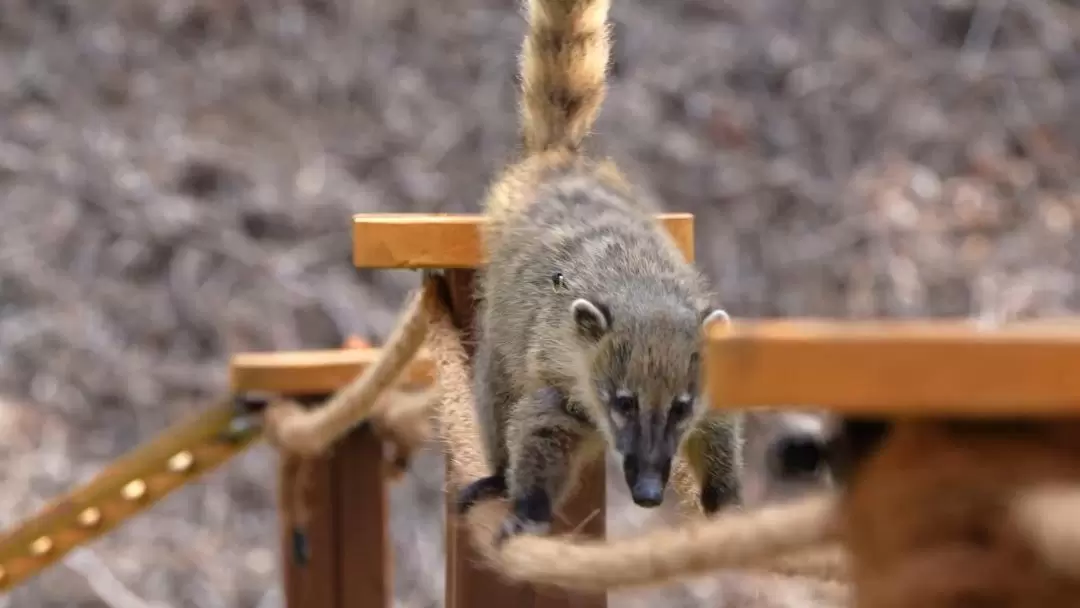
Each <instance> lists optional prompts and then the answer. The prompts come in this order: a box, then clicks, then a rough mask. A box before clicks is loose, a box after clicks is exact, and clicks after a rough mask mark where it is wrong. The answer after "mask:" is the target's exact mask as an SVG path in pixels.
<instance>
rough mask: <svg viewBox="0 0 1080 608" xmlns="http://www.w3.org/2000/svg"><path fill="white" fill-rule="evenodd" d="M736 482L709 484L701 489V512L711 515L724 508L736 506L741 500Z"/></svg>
mask: <svg viewBox="0 0 1080 608" xmlns="http://www.w3.org/2000/svg"><path fill="white" fill-rule="evenodd" d="M739 489H740V488H739V484H738V482H729V483H711V484H706V485H705V486H704V487H702V488H701V510H702V511H703V512H704V513H705V515H713V514H714V513H716V512H717V511H719V510H720V509H723V508H724V507H729V506H734V505H738V504H739V502H740V500H741V498H742V497H741V496H740V494H741V492H740V491H739Z"/></svg>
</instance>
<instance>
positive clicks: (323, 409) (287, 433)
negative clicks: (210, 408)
mask: <svg viewBox="0 0 1080 608" xmlns="http://www.w3.org/2000/svg"><path fill="white" fill-rule="evenodd" d="M432 297H433V293H431V290H430V289H426V288H421V289H420V290H419V291H417V292H414V294H413V297H412V299H411V301H410V302H409V305H408V306H407V307H406V308H405V311H404V312H403V313H402V315H401V317H400V319H399V322H398V324H397V326H396V327H395V329H394V332H393V333H392V334H391V335H390V337H389V338H388V339H387V341H386V344H385V345H384V346H383V347H382V352H381V356H380V357H379V359H378V360H377V361H376V362H375V363H374V364H373V365H371V366H370V367H368V368H367V369H366V370H364V373H362V374H360V375H359V376H357V378H356V379H355V380H353V381H352V382H350V383H349V384H348V385H347V386H346V387H345V388H343V389H341V390H340V391H338V392H337V393H335V394H334V396H333V397H331V398H330V399H329V400H328V401H327V402H326V403H325V404H323V405H322V406H320V407H317V408H313V409H310V410H305V409H304V408H302V407H300V406H298V405H297V404H295V403H292V402H289V401H278V402H276V403H273V404H271V406H270V407H268V408H267V411H266V416H265V419H264V425H265V430H266V436H267V439H268V440H269V441H270V442H271V443H273V444H274V445H276V446H277V447H278V448H280V449H284V450H286V451H288V452H291V453H294V454H298V455H302V456H308V457H314V456H318V455H319V454H322V453H323V452H325V451H326V450H327V449H328V448H329V447H330V446H331V445H332V444H333V443H334V442H336V441H337V440H338V439H340V438H341V437H343V436H344V435H345V434H346V433H348V432H349V431H350V430H351V429H352V428H354V427H355V426H356V425H357V424H358V423H359V422H360V421H361V420H363V419H364V418H365V417H366V416H367V415H368V414H369V413H370V412H371V409H372V407H373V406H374V405H375V403H376V401H377V400H378V398H379V395H380V394H381V393H382V392H383V391H384V390H385V389H386V388H387V387H389V386H390V385H391V384H393V382H394V381H395V380H396V379H397V378H398V376H399V375H400V374H401V372H402V371H403V370H404V368H405V366H406V365H408V363H409V361H410V360H411V359H412V358H413V357H414V356H415V355H416V353H417V351H418V350H420V346H421V345H422V344H423V343H424V338H425V334H426V332H427V326H428V323H427V318H426V316H425V314H424V313H425V310H426V309H427V304H426V301H427V300H429V299H431V298H432Z"/></svg>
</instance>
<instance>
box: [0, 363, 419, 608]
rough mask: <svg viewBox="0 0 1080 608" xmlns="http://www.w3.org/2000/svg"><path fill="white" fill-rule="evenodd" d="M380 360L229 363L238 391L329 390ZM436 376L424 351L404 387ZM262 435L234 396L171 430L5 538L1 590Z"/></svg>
mask: <svg viewBox="0 0 1080 608" xmlns="http://www.w3.org/2000/svg"><path fill="white" fill-rule="evenodd" d="M377 357H378V349H376V348H355V349H339V350H311V351H298V352H278V353H242V354H238V355H235V356H234V357H233V358H232V361H231V364H230V375H231V382H230V384H231V389H232V391H233V393H242V392H247V391H267V392H273V393H277V394H280V395H286V396H302V395H315V396H318V395H325V394H330V393H333V392H334V391H336V390H338V389H340V388H341V387H343V386H344V385H345V384H347V383H348V382H350V381H351V380H352V379H353V378H354V377H355V376H356V375H357V374H359V373H361V372H363V371H364V369H365V368H366V366H367V365H369V364H371V362H372V361H374V360H375V359H376V358H377ZM431 373H432V367H431V361H430V359H429V358H428V357H427V356H426V354H425V353H421V356H418V357H417V358H416V359H415V360H414V361H413V364H412V365H411V366H410V367H409V368H408V369H407V370H406V372H405V373H404V374H403V377H402V379H401V381H400V382H399V385H402V386H404V387H418V386H426V385H427V384H429V383H430V381H431ZM260 437H261V429H260V428H259V425H258V416H257V415H249V414H246V413H245V412H242V411H241V410H239V409H238V408H237V407H235V406H234V405H233V404H232V403H231V401H230V402H229V403H223V404H219V405H217V406H216V407H213V408H211V409H209V410H207V411H205V412H201V413H199V414H198V415H195V416H193V417H192V418H191V419H190V420H188V421H185V422H181V423H179V424H177V425H175V426H173V427H171V428H169V429H167V430H165V431H164V432H162V433H161V434H160V435H158V436H157V437H155V438H153V439H151V440H149V441H147V442H146V443H144V444H142V445H140V446H139V447H137V448H135V449H134V450H132V451H131V452H129V453H127V454H126V455H124V456H122V457H121V458H120V459H118V460H116V461H114V462H113V463H111V464H110V465H109V466H108V467H107V468H106V469H104V470H103V471H101V472H100V473H98V474H97V475H96V476H95V477H94V478H93V479H92V480H90V481H89V482H87V483H86V484H84V485H82V486H81V487H79V488H77V489H75V490H74V491H72V492H69V493H68V494H66V495H64V496H62V497H60V498H58V499H56V500H54V501H53V502H51V503H50V504H48V505H47V506H46V507H44V508H43V509H42V510H41V511H39V512H38V514H37V515H35V516H33V517H32V518H30V519H28V520H26V521H24V522H22V523H21V524H19V525H18V526H16V528H15V529H14V530H11V531H9V532H6V533H4V534H3V535H2V536H0V592H3V591H7V590H9V589H11V588H12V587H13V586H15V585H17V584H19V583H20V582H22V581H24V580H26V579H27V578H29V577H31V576H33V575H34V574H36V573H37V572H39V571H41V570H42V569H44V568H46V567H48V566H50V565H52V564H53V563H56V562H57V561H58V560H60V559H61V558H63V556H64V555H66V554H67V553H69V552H71V551H72V550H73V549H75V548H77V547H78V546H80V545H83V544H86V543H88V542H91V541H93V540H94V539H96V538H98V537H100V536H101V535H103V534H105V533H107V532H109V531H110V530H112V529H114V528H116V527H117V526H118V525H120V524H122V523H123V522H124V521H126V520H128V519H130V518H132V517H133V516H135V515H137V514H139V513H141V512H142V511H145V510H147V509H149V508H150V507H152V506H153V505H154V504H156V503H157V502H158V501H160V500H161V499H162V498H164V497H165V496H167V495H168V494H169V493H171V492H173V491H174V490H176V489H178V488H180V487H181V486H183V485H185V484H187V483H190V482H191V481H194V480H195V479H197V478H199V477H200V476H201V475H202V474H204V473H206V472H208V471H210V470H212V469H214V468H216V467H218V466H220V465H221V464H223V463H224V462H226V461H227V460H229V459H230V458H232V457H233V456H235V455H236V454H239V453H240V452H241V451H243V450H244V449H246V448H247V447H248V446H250V445H251V444H252V442H254V441H256V440H257V439H259V438H260Z"/></svg>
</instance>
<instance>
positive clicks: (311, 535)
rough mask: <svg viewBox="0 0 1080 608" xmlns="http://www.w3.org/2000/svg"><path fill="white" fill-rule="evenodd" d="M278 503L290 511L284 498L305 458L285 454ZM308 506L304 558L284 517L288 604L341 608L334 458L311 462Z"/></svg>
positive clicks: (292, 606)
mask: <svg viewBox="0 0 1080 608" xmlns="http://www.w3.org/2000/svg"><path fill="white" fill-rule="evenodd" d="M280 458H281V475H280V476H279V480H278V483H279V484H280V488H279V493H280V496H281V500H280V504H279V506H278V508H279V513H287V512H289V511H290V508H291V506H292V505H291V504H288V503H286V502H285V500H286V497H287V496H288V494H289V492H288V490H290V489H291V488H294V487H295V483H296V476H297V472H298V471H299V469H300V466H301V463H302V459H301V458H299V457H297V456H292V455H288V454H282V456H281V457H280ZM311 467H312V468H311V479H310V487H309V490H310V492H309V493H308V494H307V497H308V500H309V502H308V508H309V509H310V513H311V518H310V522H308V524H307V526H306V527H304V528H303V529H302V530H301V532H302V533H303V535H304V537H305V538H306V540H307V547H308V550H309V559H308V560H307V561H306V562H304V561H303V560H302V559H300V557H301V556H299V555H297V553H296V551H295V550H294V539H293V527H292V525H291V524H292V522H290V521H288V519H287V518H284V517H283V518H281V520H282V530H281V535H282V539H281V542H282V556H283V558H284V574H285V605H286V606H287V608H342V607H341V605H340V604H339V603H338V598H339V586H338V569H337V567H336V565H337V561H338V559H337V547H338V545H337V543H338V539H337V536H336V534H335V525H334V523H335V522H334V517H333V513H334V509H333V507H334V488H333V482H334V479H333V469H334V464H333V462H332V459H331V458H320V459H318V460H315V461H313V462H312V463H311Z"/></svg>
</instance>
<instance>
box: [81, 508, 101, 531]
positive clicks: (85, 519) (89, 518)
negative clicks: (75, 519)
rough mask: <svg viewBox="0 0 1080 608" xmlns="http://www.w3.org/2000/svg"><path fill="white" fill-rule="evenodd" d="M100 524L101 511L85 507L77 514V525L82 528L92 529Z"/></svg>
mask: <svg viewBox="0 0 1080 608" xmlns="http://www.w3.org/2000/svg"><path fill="white" fill-rule="evenodd" d="M99 523H101V509H98V508H97V507H87V508H85V509H83V510H82V512H81V513H79V525H80V526H82V527H83V528H93V527H94V526H96V525H98V524H99Z"/></svg>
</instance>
